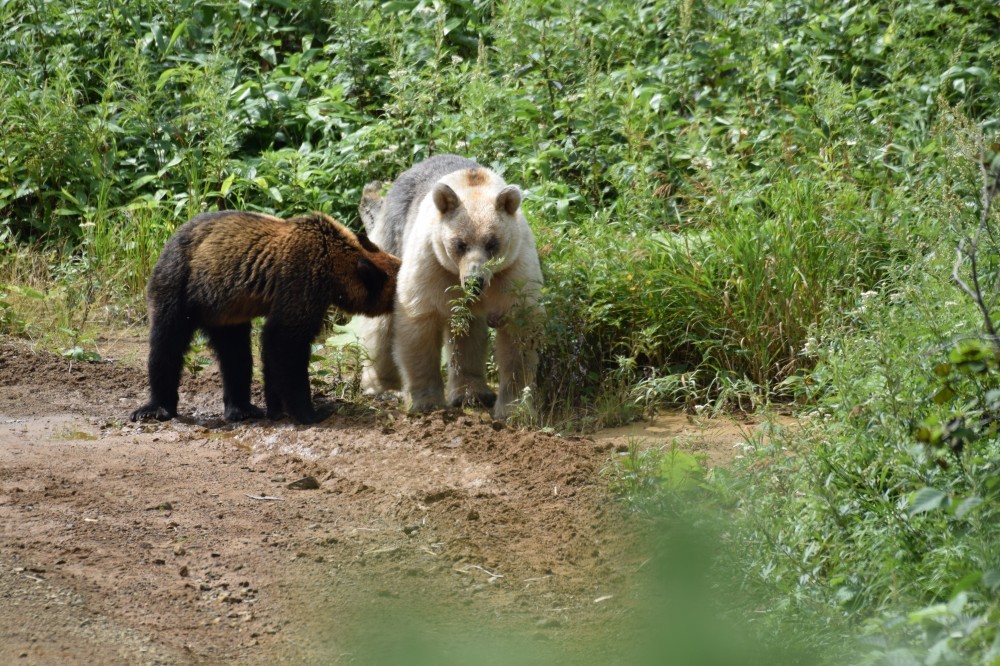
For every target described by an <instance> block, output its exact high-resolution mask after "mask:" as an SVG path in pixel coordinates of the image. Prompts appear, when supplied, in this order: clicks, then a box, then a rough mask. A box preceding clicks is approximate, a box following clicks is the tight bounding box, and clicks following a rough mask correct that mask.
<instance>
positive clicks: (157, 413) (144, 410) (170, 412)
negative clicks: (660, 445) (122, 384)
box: [129, 402, 177, 421]
mask: <svg viewBox="0 0 1000 666" xmlns="http://www.w3.org/2000/svg"><path fill="white" fill-rule="evenodd" d="M175 416H177V410H176V409H167V408H166V407H164V406H163V405H157V404H156V403H153V402H150V403H147V404H145V405H143V406H142V407H140V408H139V409H137V410H135V411H134V412H132V413H131V414H130V415H129V419H130V420H132V421H149V420H150V419H156V420H157V421H169V420H170V419H172V418H174V417H175Z"/></svg>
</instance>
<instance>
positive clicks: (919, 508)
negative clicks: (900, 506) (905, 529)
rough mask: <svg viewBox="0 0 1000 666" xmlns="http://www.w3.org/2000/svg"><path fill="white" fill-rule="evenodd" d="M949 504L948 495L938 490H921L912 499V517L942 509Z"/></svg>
mask: <svg viewBox="0 0 1000 666" xmlns="http://www.w3.org/2000/svg"><path fill="white" fill-rule="evenodd" d="M947 503H948V493H946V492H944V491H943V490H938V489H937V488H930V487H928V488H921V489H920V490H918V491H917V492H915V493H913V495H912V496H911V497H910V515H911V516H915V515H917V514H918V513H926V512H928V511H934V510H936V509H940V508H941V507H942V506H946V505H947Z"/></svg>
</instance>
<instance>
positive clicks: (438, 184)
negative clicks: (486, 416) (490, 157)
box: [359, 155, 543, 419]
mask: <svg viewBox="0 0 1000 666" xmlns="http://www.w3.org/2000/svg"><path fill="white" fill-rule="evenodd" d="M379 190H380V184H379V183H372V184H370V185H369V186H368V187H366V188H365V193H364V196H363V199H362V203H361V206H360V207H359V210H360V212H361V217H362V220H363V221H364V223H365V226H366V227H368V232H369V235H370V236H371V238H372V240H374V241H375V242H376V243H378V244H379V245H380V246H381V247H382V248H384V249H385V250H386V251H387V252H390V253H393V254H396V255H397V256H400V257H401V258H402V260H403V265H402V268H401V269H400V272H399V277H398V279H397V289H396V303H395V310H394V311H393V314H392V315H390V316H388V317H381V318H378V319H365V320H364V323H363V326H362V336H361V337H362V342H363V344H364V345H365V347H366V349H367V352H368V356H369V359H370V360H369V363H368V365H367V366H366V368H365V373H364V377H363V379H362V384H363V387H364V388H365V390H366V391H368V392H370V393H379V392H383V391H395V390H399V389H402V390H403V392H404V394H405V396H406V398H407V400H408V401H409V406H410V408H411V409H412V410H415V411H424V410H429V409H435V408H439V407H443V406H445V404H446V402H445V386H444V382H443V381H442V376H441V347H442V345H444V346H445V349H446V351H447V354H448V385H447V404H449V405H452V406H459V405H462V404H467V403H479V404H482V405H485V406H487V407H489V406H494V405H495V406H494V411H493V414H494V416H495V417H496V418H498V419H504V418H506V417H507V416H508V415H509V413H510V409H511V406H512V404H513V403H514V402H515V401H517V400H518V399H519V398H520V397H521V393H522V390H523V389H524V388H525V387H527V386H530V385H531V383H532V382H533V381H534V375H535V368H536V366H537V363H538V357H537V353H536V345H537V342H538V340H537V337H538V332H539V330H540V328H541V318H542V316H543V312H542V309H541V306H540V305H539V291H540V289H541V286H542V272H541V268H540V267H539V264H538V252H537V251H536V249H535V240H534V237H533V236H532V233H531V229H530V228H529V227H528V223H527V220H525V218H524V214H523V213H522V212H521V190H520V189H519V188H518V187H517V186H516V185H508V184H507V183H506V182H504V180H503V178H501V177H500V176H498V175H497V174H496V173H494V172H493V171H490V170H489V169H486V168H484V167H482V166H480V165H479V164H477V163H476V162H474V161H473V160H470V159H466V158H463V157H458V156H457V155H439V156H436V157H432V158H430V159H428V160H425V161H424V162H421V163H419V164H416V165H415V166H413V167H412V168H410V169H409V170H407V171H405V172H404V173H403V174H401V175H400V176H399V178H397V179H396V181H395V182H394V183H393V184H392V187H391V188H390V190H389V193H388V195H386V197H385V199H384V200H381V198H380V195H379ZM459 285H461V287H462V289H461V290H456V289H455V288H456V287H458V286H459ZM463 292H464V294H466V295H467V296H468V297H469V298H467V299H466V305H467V306H468V311H469V313H471V315H472V316H471V319H470V320H469V321H468V330H467V332H466V333H464V334H461V335H455V334H453V332H452V327H451V326H450V325H449V323H450V318H451V316H452V306H453V305H454V303H455V299H456V296H458V295H459V294H460V293H463ZM489 327H492V328H495V329H496V331H497V335H496V365H497V370H498V374H499V379H500V386H499V395H497V394H495V393H493V391H492V390H491V389H490V387H489V386H488V384H487V382H486V354H487V351H488V346H489Z"/></svg>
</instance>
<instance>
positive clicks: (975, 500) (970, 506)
mask: <svg viewBox="0 0 1000 666" xmlns="http://www.w3.org/2000/svg"><path fill="white" fill-rule="evenodd" d="M982 503H983V498H982V497H978V496H976V495H972V496H971V497H966V498H965V499H964V500H962V501H961V502H960V503H959V505H958V507H957V508H956V509H955V517H956V518H965V517H966V516H967V515H969V513H971V512H972V511H973V510H975V508H976V507H978V506H979V505H980V504H982Z"/></svg>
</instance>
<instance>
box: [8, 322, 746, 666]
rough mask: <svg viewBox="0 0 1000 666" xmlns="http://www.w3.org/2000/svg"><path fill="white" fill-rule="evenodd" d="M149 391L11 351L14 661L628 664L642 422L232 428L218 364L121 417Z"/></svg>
mask: <svg viewBox="0 0 1000 666" xmlns="http://www.w3.org/2000/svg"><path fill="white" fill-rule="evenodd" d="M134 356H135V357H138V358H140V359H141V355H140V354H136V355H134ZM145 391H146V388H145V377H144V373H143V372H142V371H141V370H140V369H137V368H136V367H134V366H133V365H131V364H127V363H98V364H85V363H84V364H81V363H70V362H69V361H67V360H65V359H63V358H61V357H58V356H55V355H52V354H48V353H35V352H33V351H31V350H30V349H29V348H28V347H27V346H26V345H24V344H23V343H21V342H18V341H12V340H0V663H5V664H6V663H17V664H48V663H60V664H65V663H78V664H96V663H101V664H119V663H120V664H133V663H156V664H187V663H241V664H256V663H262V664H263V663H269V664H271V663H332V664H337V663H345V664H346V663H456V664H458V663H546V664H552V663H567V664H579V663H614V662H615V656H614V655H615V652H614V649H615V648H614V646H615V644H616V640H614V637H616V636H617V637H619V638H618V640H620V637H621V636H622V635H623V634H622V632H626V631H627V627H628V618H629V613H630V612H631V610H632V607H633V605H634V603H635V598H636V590H635V589H633V586H634V582H633V579H634V573H635V572H636V571H637V570H638V569H639V568H640V567H641V564H642V561H643V558H644V555H643V553H642V552H641V549H640V548H638V547H637V546H636V541H635V539H634V538H633V537H632V536H630V535H632V534H634V532H635V530H634V529H633V528H634V527H635V526H636V525H635V524H634V523H635V522H636V519H635V518H634V517H633V518H629V517H628V516H626V515H624V513H623V511H622V509H621V508H620V506H619V505H618V504H617V503H615V501H614V500H613V498H611V497H610V496H609V494H608V491H607V489H606V486H607V484H606V482H605V481H604V480H603V479H602V478H601V476H600V469H601V468H602V467H603V466H605V465H606V464H607V462H608V460H609V458H610V456H611V453H612V450H613V448H614V447H616V446H619V445H620V444H621V443H622V442H623V440H624V438H625V437H626V436H628V433H625V432H622V433H616V434H615V435H616V437H617V439H598V440H594V439H591V438H574V437H558V436H555V435H549V434H543V433H534V432H523V431H517V430H514V429H511V428H507V427H504V426H502V425H500V424H496V423H492V422H490V421H489V420H488V418H487V416H486V415H485V414H479V413H475V412H472V413H467V414H459V415H455V414H446V413H436V414H433V415H429V416H425V417H413V418H410V417H407V416H405V415H404V414H401V413H399V412H398V411H396V410H379V411H376V410H366V409H362V408H360V407H355V406H350V405H345V406H344V408H343V409H342V410H341V411H343V412H346V414H342V415H337V416H334V417H332V418H330V419H328V420H327V421H325V422H324V423H322V424H319V425H317V426H314V427H300V426H295V425H292V424H290V423H288V422H278V423H270V422H258V423H252V424H240V425H228V424H225V423H223V422H222V421H221V420H220V418H219V415H220V412H221V407H220V405H219V404H218V403H220V402H221V399H220V391H219V389H218V378H217V376H214V375H213V373H212V372H207V373H205V375H204V376H201V377H199V378H197V379H191V378H187V379H186V380H185V383H184V385H183V386H182V397H181V404H182V406H181V411H182V413H183V414H186V415H187V416H186V417H185V418H182V419H178V420H175V421H172V422H170V423H167V424H155V425H149V424H143V425H135V424H131V423H128V422H127V421H125V420H124V419H125V415H126V414H127V413H128V411H129V410H130V409H131V408H132V407H133V406H135V405H137V404H139V403H140V402H141V400H142V399H143V398H144V396H145ZM678 426H679V427H680V426H682V424H680V423H679V424H678ZM653 434H654V435H657V434H660V433H653ZM737 437H738V435H737V434H734V433H733V432H728V431H727V432H726V433H725V434H724V435H720V437H718V438H717V440H718V446H717V447H716V448H718V449H719V450H723V451H724V450H727V449H731V447H732V441H733V440H734V439H735V438H737ZM702 441H704V438H702ZM307 476H309V477H313V478H314V479H316V480H317V481H318V486H319V487H318V488H315V489H304V490H300V489H292V488H290V487H289V484H291V483H292V482H295V481H296V480H299V479H302V478H304V477H307ZM422 656H423V657H426V661H425V662H421V657H422Z"/></svg>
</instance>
